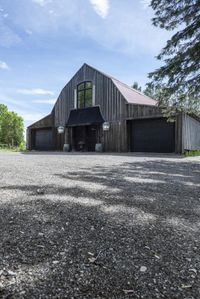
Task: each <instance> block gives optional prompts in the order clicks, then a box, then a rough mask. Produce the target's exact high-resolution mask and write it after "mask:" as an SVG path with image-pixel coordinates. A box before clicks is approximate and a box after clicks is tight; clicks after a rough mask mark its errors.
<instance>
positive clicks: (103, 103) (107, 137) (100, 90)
mask: <svg viewBox="0 0 200 299" xmlns="http://www.w3.org/2000/svg"><path fill="white" fill-rule="evenodd" d="M82 81H92V83H93V86H94V104H95V105H96V106H100V109H101V113H102V116H103V117H104V119H105V121H108V122H110V123H111V128H110V130H109V132H102V137H101V141H102V143H103V144H104V149H105V150H106V151H126V142H125V134H126V132H125V131H126V122H125V118H126V101H125V100H124V98H123V96H122V95H121V94H120V92H119V91H118V89H117V87H116V86H115V85H114V84H113V82H112V80H111V79H110V78H109V77H106V76H105V75H104V74H102V73H100V72H98V71H97V70H95V69H92V68H91V67H89V66H87V65H84V66H83V67H82V68H81V69H80V70H79V71H78V72H77V73H76V74H75V76H74V77H73V78H72V79H71V80H70V82H69V83H68V84H67V85H66V86H65V87H64V88H63V90H62V91H61V93H60V95H59V98H58V100H57V102H56V104H55V126H59V125H63V126H65V125H66V123H67V120H68V117H69V113H70V110H71V109H74V108H75V101H74V99H75V90H76V88H77V85H78V84H79V83H80V82H82ZM68 130H69V129H68ZM68 136H70V133H67V134H66V136H65V142H68V138H69V137H68Z"/></svg>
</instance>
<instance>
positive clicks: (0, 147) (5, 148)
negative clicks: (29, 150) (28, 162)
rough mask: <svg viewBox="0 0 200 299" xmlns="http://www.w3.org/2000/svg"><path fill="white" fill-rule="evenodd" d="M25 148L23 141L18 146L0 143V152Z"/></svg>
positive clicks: (23, 149) (17, 150) (19, 150)
mask: <svg viewBox="0 0 200 299" xmlns="http://www.w3.org/2000/svg"><path fill="white" fill-rule="evenodd" d="M25 150H26V146H25V144H24V143H21V144H20V145H19V146H9V145H7V144H0V152H7V151H9V152H21V151H25Z"/></svg>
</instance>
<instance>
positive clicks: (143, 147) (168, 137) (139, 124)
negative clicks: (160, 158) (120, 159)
mask: <svg viewBox="0 0 200 299" xmlns="http://www.w3.org/2000/svg"><path fill="white" fill-rule="evenodd" d="M174 128H175V125H174V123H169V122H167V121H166V119H165V118H157V119H145V120H144V119H143V120H134V121H131V123H130V135H131V140H130V146H131V151H133V152H154V153H172V152H174V151H175V129H174Z"/></svg>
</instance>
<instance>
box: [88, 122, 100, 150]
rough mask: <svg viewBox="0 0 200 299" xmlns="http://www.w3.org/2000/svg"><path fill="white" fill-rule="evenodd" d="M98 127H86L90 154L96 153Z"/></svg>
mask: <svg viewBox="0 0 200 299" xmlns="http://www.w3.org/2000/svg"><path fill="white" fill-rule="evenodd" d="M97 130H98V127H97V126H87V127H86V144H87V150H88V151H89V152H94V151H95V145H96V143H97V134H98V131H97Z"/></svg>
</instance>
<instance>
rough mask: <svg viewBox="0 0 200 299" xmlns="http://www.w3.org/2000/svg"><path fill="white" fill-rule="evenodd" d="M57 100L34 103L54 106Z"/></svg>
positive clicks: (35, 101)
mask: <svg viewBox="0 0 200 299" xmlns="http://www.w3.org/2000/svg"><path fill="white" fill-rule="evenodd" d="M56 100H57V99H49V100H34V101H32V103H36V104H46V105H54V104H55V102H56Z"/></svg>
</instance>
